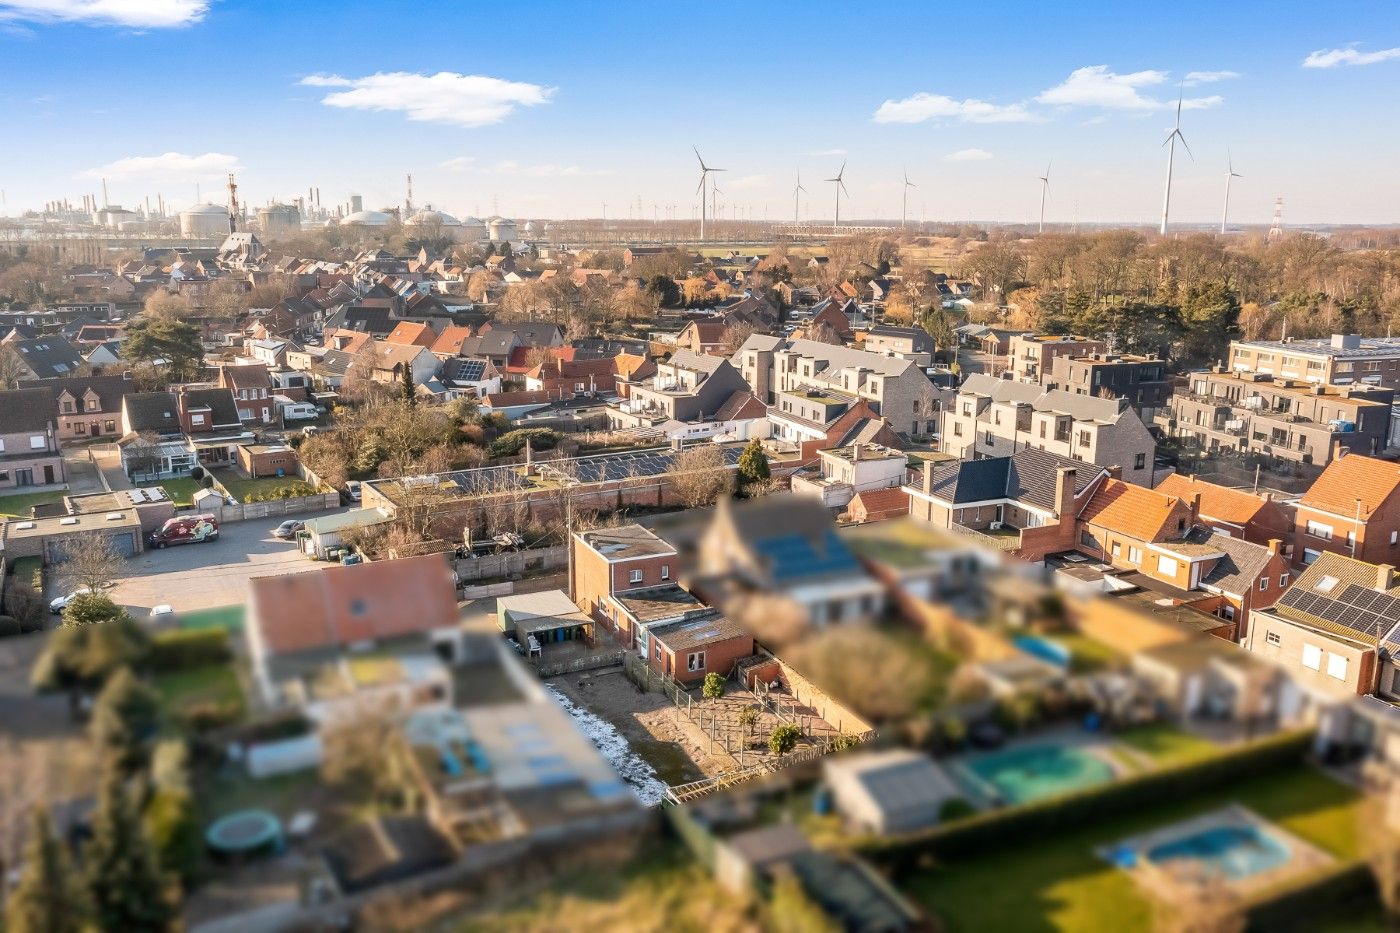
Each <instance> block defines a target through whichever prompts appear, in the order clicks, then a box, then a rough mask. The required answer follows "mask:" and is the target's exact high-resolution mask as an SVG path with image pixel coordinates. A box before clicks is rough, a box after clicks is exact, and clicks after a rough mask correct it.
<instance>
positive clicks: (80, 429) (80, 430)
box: [73, 421, 87, 434]
mask: <svg viewBox="0 0 1400 933" xmlns="http://www.w3.org/2000/svg"><path fill="white" fill-rule="evenodd" d="M73 433H74V434H86V433H87V425H86V424H83V423H82V422H81V421H79V422H78V423H77V424H75V425H73Z"/></svg>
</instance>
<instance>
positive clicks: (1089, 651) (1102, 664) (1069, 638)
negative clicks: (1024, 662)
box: [1048, 632, 1119, 674]
mask: <svg viewBox="0 0 1400 933" xmlns="http://www.w3.org/2000/svg"><path fill="white" fill-rule="evenodd" d="M1048 640H1049V641H1053V642H1055V643H1056V644H1059V645H1062V646H1064V647H1065V648H1068V649H1069V656H1070V667H1071V668H1073V669H1074V671H1075V673H1079V674H1087V673H1090V672H1092V671H1098V670H1102V669H1104V668H1106V667H1110V666H1112V665H1113V664H1115V663H1117V662H1118V660H1119V654H1118V652H1116V651H1114V650H1113V649H1112V648H1110V647H1109V646H1108V645H1105V644H1104V643H1103V642H1101V641H1095V640H1094V639H1092V638H1087V637H1085V636H1083V635H1080V634H1078V633H1077V632H1071V633H1066V634H1062V635H1051V636H1049V637H1048Z"/></svg>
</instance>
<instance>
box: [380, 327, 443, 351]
mask: <svg viewBox="0 0 1400 933" xmlns="http://www.w3.org/2000/svg"><path fill="white" fill-rule="evenodd" d="M437 336H438V335H437V332H436V331H434V330H433V328H432V325H431V324H423V323H419V322H416V321H400V322H399V323H398V324H396V325H395V326H394V329H393V330H392V331H390V332H389V336H387V337H385V338H384V342H385V343H392V344H403V345H408V346H418V347H427V348H428V349H429V350H431V349H432V348H433V345H434V344H436V343H437Z"/></svg>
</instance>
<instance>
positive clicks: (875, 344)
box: [863, 324, 933, 366]
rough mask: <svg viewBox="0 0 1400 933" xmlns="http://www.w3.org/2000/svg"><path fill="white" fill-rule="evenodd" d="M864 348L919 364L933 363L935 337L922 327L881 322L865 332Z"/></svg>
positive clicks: (928, 364)
mask: <svg viewBox="0 0 1400 933" xmlns="http://www.w3.org/2000/svg"><path fill="white" fill-rule="evenodd" d="M863 347H864V349H866V350H867V351H869V352H871V353H883V354H885V355H886V356H897V357H899V358H900V359H905V360H911V361H913V362H914V363H916V364H918V365H919V366H932V365H933V338H932V337H930V336H929V335H928V331H926V330H924V329H923V328H922V327H892V326H890V325H887V324H881V325H880V326H878V327H872V328H870V330H868V331H866V332H865V341H864V343H863Z"/></svg>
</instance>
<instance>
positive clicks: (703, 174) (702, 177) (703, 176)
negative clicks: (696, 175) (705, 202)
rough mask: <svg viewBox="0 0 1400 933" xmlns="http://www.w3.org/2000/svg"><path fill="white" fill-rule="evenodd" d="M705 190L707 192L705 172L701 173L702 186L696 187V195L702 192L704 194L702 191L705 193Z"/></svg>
mask: <svg viewBox="0 0 1400 933" xmlns="http://www.w3.org/2000/svg"><path fill="white" fill-rule="evenodd" d="M704 190H705V173H704V172H701V173H700V184H698V185H696V186H695V193H696V194H699V193H700V192H702V191H704Z"/></svg>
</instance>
